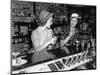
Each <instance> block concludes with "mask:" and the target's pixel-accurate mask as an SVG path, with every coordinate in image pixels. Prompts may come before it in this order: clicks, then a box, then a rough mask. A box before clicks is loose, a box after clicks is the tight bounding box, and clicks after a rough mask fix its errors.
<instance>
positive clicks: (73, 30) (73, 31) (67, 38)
mask: <svg viewBox="0 0 100 75" xmlns="http://www.w3.org/2000/svg"><path fill="white" fill-rule="evenodd" d="M74 34H75V27H70V32H69V35H68V36H67V37H66V38H65V39H64V40H61V41H60V46H61V47H62V46H64V45H65V44H66V43H67V42H68V41H69V39H70V38H71V37H72V36H73V35H74Z"/></svg>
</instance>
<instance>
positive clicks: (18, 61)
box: [12, 59, 27, 66]
mask: <svg viewBox="0 0 100 75" xmlns="http://www.w3.org/2000/svg"><path fill="white" fill-rule="evenodd" d="M25 63H27V60H25V59H13V60H12V66H21V65H23V64H25Z"/></svg>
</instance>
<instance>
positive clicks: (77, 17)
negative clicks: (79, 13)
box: [71, 17, 82, 19]
mask: <svg viewBox="0 0 100 75" xmlns="http://www.w3.org/2000/svg"><path fill="white" fill-rule="evenodd" d="M71 18H79V19H81V18H82V17H71Z"/></svg>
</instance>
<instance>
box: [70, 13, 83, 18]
mask: <svg viewBox="0 0 100 75" xmlns="http://www.w3.org/2000/svg"><path fill="white" fill-rule="evenodd" d="M71 18H81V17H79V15H78V14H77V13H72V15H71Z"/></svg>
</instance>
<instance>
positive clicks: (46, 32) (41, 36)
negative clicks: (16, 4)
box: [31, 10, 56, 62]
mask: <svg viewBox="0 0 100 75" xmlns="http://www.w3.org/2000/svg"><path fill="white" fill-rule="evenodd" d="M52 16H53V13H49V12H48V11H46V10H43V11H41V12H40V15H39V19H40V21H39V27H38V28H37V29H36V30H33V31H32V35H31V39H32V43H33V46H34V54H33V57H32V61H33V62H41V61H44V60H47V59H50V58H53V57H54V55H52V54H48V52H47V51H46V50H47V47H48V45H50V44H55V42H56V37H54V35H53V31H52V29H50V26H51V25H52Z"/></svg>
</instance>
